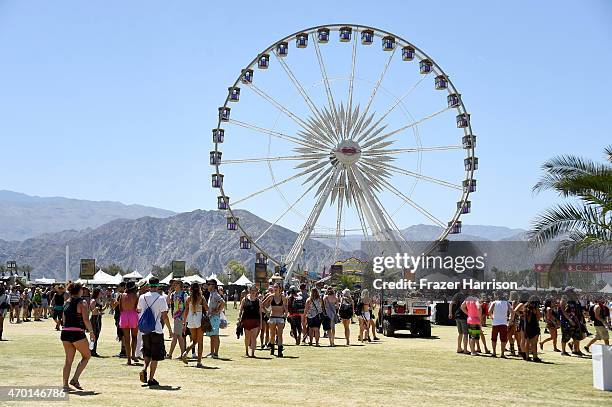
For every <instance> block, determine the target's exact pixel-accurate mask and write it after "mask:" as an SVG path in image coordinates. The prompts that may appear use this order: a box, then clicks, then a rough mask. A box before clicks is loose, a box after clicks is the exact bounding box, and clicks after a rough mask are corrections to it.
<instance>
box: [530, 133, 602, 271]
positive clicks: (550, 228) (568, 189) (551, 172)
mask: <svg viewBox="0 0 612 407" xmlns="http://www.w3.org/2000/svg"><path fill="white" fill-rule="evenodd" d="M604 152H605V156H606V160H607V161H608V162H609V163H612V145H611V146H609V147H607V148H606V149H605V150H604ZM609 163H603V164H602V163H596V162H594V161H592V160H589V159H584V158H581V157H576V156H572V155H563V156H559V157H555V158H552V159H551V160H548V161H547V162H545V163H544V165H543V166H542V169H543V170H544V175H543V176H542V178H541V179H540V181H538V183H537V184H536V185H535V186H534V187H533V190H534V192H536V193H537V192H541V191H545V190H553V191H556V192H557V193H558V194H559V195H560V196H562V197H564V198H577V199H578V201H577V202H572V203H563V204H558V205H556V206H553V207H551V208H549V209H547V210H546V211H544V212H543V213H542V214H540V215H538V216H537V217H536V218H535V219H534V221H533V226H532V229H531V231H530V232H529V240H530V241H531V242H532V243H533V244H534V245H535V246H536V247H541V246H543V245H545V244H547V243H549V242H551V241H552V240H554V239H557V238H561V242H560V244H559V246H558V248H557V251H556V253H555V258H554V260H553V264H563V263H565V262H567V260H568V259H569V258H571V257H573V256H576V255H577V254H578V253H580V252H581V251H582V250H584V249H587V248H595V249H602V250H603V251H604V252H606V251H608V250H609V249H611V248H612V165H611V164H609Z"/></svg>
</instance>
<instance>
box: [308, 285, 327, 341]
mask: <svg viewBox="0 0 612 407" xmlns="http://www.w3.org/2000/svg"><path fill="white" fill-rule="evenodd" d="M322 313H323V302H322V301H321V297H320V295H319V290H318V289H317V288H316V287H312V288H311V289H310V297H309V298H308V300H306V306H305V308H304V314H306V318H307V321H308V337H309V342H308V344H309V345H312V340H313V339H314V340H315V345H316V346H319V337H320V335H321V333H320V329H321V314H322Z"/></svg>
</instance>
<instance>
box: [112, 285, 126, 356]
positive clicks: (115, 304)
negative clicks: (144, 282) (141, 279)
mask: <svg viewBox="0 0 612 407" xmlns="http://www.w3.org/2000/svg"><path fill="white" fill-rule="evenodd" d="M125 286H126V284H125V282H124V281H122V282H121V283H119V285H118V286H117V291H116V292H114V293H113V295H112V297H111V307H112V310H113V319H114V320H115V330H116V332H117V340H118V341H119V343H120V344H121V348H120V349H119V353H118V354H117V357H120V358H124V357H125V355H126V353H125V341H124V340H123V329H121V327H120V326H119V319H120V318H121V306H120V303H119V300H120V299H121V295H122V294H123V293H124V292H125Z"/></svg>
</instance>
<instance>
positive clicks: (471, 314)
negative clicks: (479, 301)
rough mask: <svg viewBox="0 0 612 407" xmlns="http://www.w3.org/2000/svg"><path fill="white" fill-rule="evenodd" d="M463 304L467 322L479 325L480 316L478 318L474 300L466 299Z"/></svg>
mask: <svg viewBox="0 0 612 407" xmlns="http://www.w3.org/2000/svg"><path fill="white" fill-rule="evenodd" d="M465 306H466V308H467V314H468V318H467V323H468V324H472V325H480V318H478V307H477V305H476V300H466V301H465Z"/></svg>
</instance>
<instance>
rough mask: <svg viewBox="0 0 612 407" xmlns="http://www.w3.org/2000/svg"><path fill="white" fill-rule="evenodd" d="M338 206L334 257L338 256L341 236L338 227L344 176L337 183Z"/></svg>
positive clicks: (340, 222)
mask: <svg viewBox="0 0 612 407" xmlns="http://www.w3.org/2000/svg"><path fill="white" fill-rule="evenodd" d="M337 194H338V197H337V199H338V208H337V215H336V244H335V248H334V258H337V257H338V253H339V250H340V238H341V233H340V228H341V226H342V209H343V206H344V177H342V179H341V182H340V183H339V184H338V192H337ZM332 201H333V197H332Z"/></svg>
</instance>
